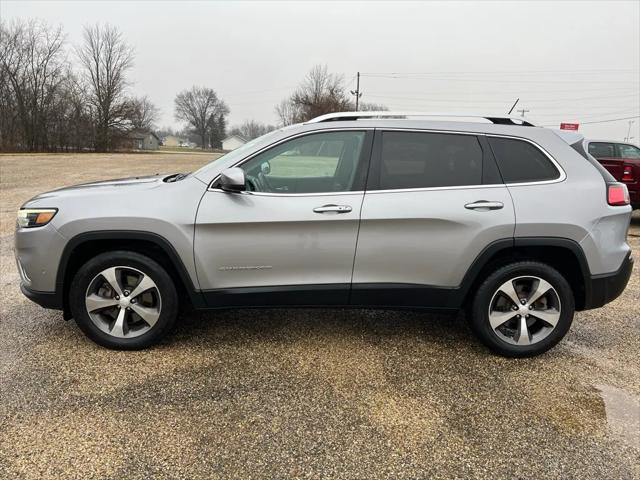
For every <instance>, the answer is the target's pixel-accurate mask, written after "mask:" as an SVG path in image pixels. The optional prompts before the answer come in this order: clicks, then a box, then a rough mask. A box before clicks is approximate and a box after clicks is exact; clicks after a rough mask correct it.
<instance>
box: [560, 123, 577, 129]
mask: <svg viewBox="0 0 640 480" xmlns="http://www.w3.org/2000/svg"><path fill="white" fill-rule="evenodd" d="M579 126H580V124H579V123H561V124H560V130H578V127H579Z"/></svg>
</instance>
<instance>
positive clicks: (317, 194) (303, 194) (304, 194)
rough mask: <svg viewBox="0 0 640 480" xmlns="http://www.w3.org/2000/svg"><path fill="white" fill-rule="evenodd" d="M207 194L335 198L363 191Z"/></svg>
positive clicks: (212, 189)
mask: <svg viewBox="0 0 640 480" xmlns="http://www.w3.org/2000/svg"><path fill="white" fill-rule="evenodd" d="M207 191H208V192H217V193H224V194H226V195H229V193H232V194H233V195H254V196H256V197H336V196H338V195H363V194H364V193H365V192H364V190H357V191H356V190H353V191H351V190H350V191H348V192H318V193H272V192H248V191H243V192H225V191H224V190H222V189H220V188H209V189H207Z"/></svg>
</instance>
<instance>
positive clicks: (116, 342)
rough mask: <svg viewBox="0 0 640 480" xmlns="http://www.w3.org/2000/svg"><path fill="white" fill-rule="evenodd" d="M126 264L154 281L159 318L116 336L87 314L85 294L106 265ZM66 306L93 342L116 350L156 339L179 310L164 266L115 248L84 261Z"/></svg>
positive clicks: (145, 343)
mask: <svg viewBox="0 0 640 480" xmlns="http://www.w3.org/2000/svg"><path fill="white" fill-rule="evenodd" d="M116 266H125V267H132V268H135V269H137V270H140V271H141V272H142V273H144V274H145V275H148V276H149V277H150V278H151V279H152V280H153V281H154V282H155V284H156V286H157V288H158V290H159V292H160V297H161V302H162V303H161V311H160V316H159V317H158V321H157V322H156V323H155V325H154V326H153V327H152V328H151V329H150V330H149V331H148V332H146V333H144V334H142V335H140V336H138V337H134V338H117V337H113V336H111V335H109V334H107V333H105V332H103V331H102V330H100V329H99V328H98V327H97V326H96V325H95V324H94V323H93V321H92V320H91V318H90V317H89V313H88V312H87V309H86V303H85V295H86V291H87V288H88V287H89V284H90V282H91V281H92V280H93V279H94V278H95V277H96V275H98V274H99V273H100V272H101V271H103V270H105V269H106V268H109V267H116ZM69 308H70V310H71V313H72V315H73V318H74V319H75V320H76V323H77V324H78V326H79V327H80V329H81V330H82V331H83V332H84V333H85V334H86V335H87V336H88V337H89V338H90V339H91V340H93V341H94V342H96V343H98V344H99V345H102V346H104V347H107V348H112V349H117V350H139V349H142V348H146V347H148V346H150V345H153V344H154V343H156V342H157V341H159V340H160V339H161V338H162V337H163V336H164V335H166V333H167V332H168V331H169V330H170V329H171V327H173V325H174V323H175V320H176V317H177V312H178V295H177V292H176V288H175V285H174V283H173V281H172V280H171V277H169V275H168V274H167V272H166V270H165V269H164V268H162V267H161V266H160V265H159V264H158V263H157V262H156V261H155V260H153V259H151V258H149V257H146V256H144V255H141V254H139V253H135V252H127V251H114V252H108V253H103V254H100V255H98V256H96V257H94V258H93V259H91V260H89V261H88V262H87V263H85V264H84V265H83V266H82V267H80V269H79V270H78V272H77V273H76V275H75V276H74V278H73V281H72V283H71V287H70V289H69Z"/></svg>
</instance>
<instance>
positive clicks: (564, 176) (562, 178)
mask: <svg viewBox="0 0 640 480" xmlns="http://www.w3.org/2000/svg"><path fill="white" fill-rule="evenodd" d="M354 130H355V131H368V130H380V131H382V132H385V131H400V132H418V133H422V132H424V133H444V134H453V135H473V136H476V137H478V136H484V137H494V138H509V139H512V140H521V141H524V142H528V143H530V144H531V145H533V146H534V147H536V148H537V149H538V150H540V151H541V152H542V153H543V154H544V155H545V156H546V157H547V158H548V159H549V161H550V162H551V163H552V164H553V166H554V167H555V168H556V170H557V171H558V173H559V177H558V178H555V179H552V180H540V181H535V182H519V183H506V182H505V183H494V184H487V185H483V184H480V185H456V186H448V187H422V188H394V189H386V190H364V191H345V192H316V193H271V192H247V191H244V192H237V193H236V194H243V195H255V196H260V197H314V196H336V195H348V194H374V193H395V192H398V193H403V192H426V191H438V190H471V189H479V188H498V187H524V186H532V185H549V184H554V183H561V182H564V181H565V180H566V179H567V174H566V172H565V171H564V169H563V168H562V166H561V165H560V164H559V163H558V162H557V161H556V159H555V158H553V156H552V155H551V154H550V153H549V152H547V150H545V149H544V148H543V147H542V146H540V145H539V144H538V143H536V142H534V141H533V140H530V139H528V138H525V137H518V136H515V135H502V134H496V133H484V132H464V131H457V130H437V129H422V128H403V127H371V126H368V127H360V128H358V127H341V128H340V127H337V128H323V129H318V130H310V131H306V132H301V133H298V134H295V135H291V136H289V137H286V138H283V139H281V140H279V141H277V142H275V143H272V144H270V145H267V146H265V147H263V148H261V149H260V150H258V151H257V152H254V153H252V154H251V155H249V156H247V157H245V158H243V159H241V160H239V161H238V162H236V163H235V164H233V165H232V166H231V167H228V168H232V167H238V166H240V165H242V164H244V163H246V162H248V161H249V160H251V159H252V158H253V157H255V156H257V155H259V154H260V153H262V152H264V151H266V150H268V149H270V148H273V147H276V146H278V145H280V144H281V143H284V142H286V141H289V140H293V139H294V138H298V137H302V136H306V135H313V134H315V133H323V132H343V131H354ZM219 178H220V174H218V175H217V176H216V177H215V178H214V179H213V180H212V181H211V182H210V183H209V187H208V188H207V191H208V192H221V193H225V194H228V192H225V191H224V190H222V189H220V188H213V187H212V186H211V185H213V184H214V183H215V182H216V181H217V180H218V179H219Z"/></svg>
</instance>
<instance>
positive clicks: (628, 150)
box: [618, 143, 640, 159]
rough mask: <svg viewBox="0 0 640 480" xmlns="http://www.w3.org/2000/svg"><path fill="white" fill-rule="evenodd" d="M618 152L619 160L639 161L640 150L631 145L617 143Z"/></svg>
mask: <svg viewBox="0 0 640 480" xmlns="http://www.w3.org/2000/svg"><path fill="white" fill-rule="evenodd" d="M618 151H619V152H620V157H621V158H634V159H640V148H638V147H634V146H633V145H624V144H622V143H619V144H618Z"/></svg>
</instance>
